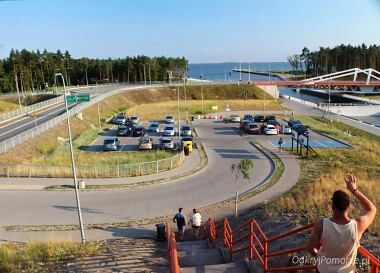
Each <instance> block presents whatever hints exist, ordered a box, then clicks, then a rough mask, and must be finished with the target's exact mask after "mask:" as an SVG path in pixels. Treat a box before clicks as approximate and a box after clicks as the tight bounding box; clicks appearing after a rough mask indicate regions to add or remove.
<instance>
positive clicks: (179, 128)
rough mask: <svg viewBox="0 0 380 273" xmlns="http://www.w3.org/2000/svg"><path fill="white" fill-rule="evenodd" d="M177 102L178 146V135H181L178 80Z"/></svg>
mask: <svg viewBox="0 0 380 273" xmlns="http://www.w3.org/2000/svg"><path fill="white" fill-rule="evenodd" d="M177 104H178V147H179V146H180V135H181V131H180V130H181V116H180V112H179V81H178V82H177Z"/></svg>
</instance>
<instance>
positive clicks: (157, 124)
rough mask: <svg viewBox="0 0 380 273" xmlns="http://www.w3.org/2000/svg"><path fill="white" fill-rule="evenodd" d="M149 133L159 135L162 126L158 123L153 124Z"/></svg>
mask: <svg viewBox="0 0 380 273" xmlns="http://www.w3.org/2000/svg"><path fill="white" fill-rule="evenodd" d="M149 131H151V132H156V133H158V132H159V131H160V124H159V123H158V122H152V123H151V124H150V126H149Z"/></svg>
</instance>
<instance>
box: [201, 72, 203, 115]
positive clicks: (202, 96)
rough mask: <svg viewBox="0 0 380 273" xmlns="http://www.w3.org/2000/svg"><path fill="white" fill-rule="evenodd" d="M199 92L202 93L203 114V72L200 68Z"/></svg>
mask: <svg viewBox="0 0 380 273" xmlns="http://www.w3.org/2000/svg"><path fill="white" fill-rule="evenodd" d="M201 93H202V114H203V72H202V68H201Z"/></svg>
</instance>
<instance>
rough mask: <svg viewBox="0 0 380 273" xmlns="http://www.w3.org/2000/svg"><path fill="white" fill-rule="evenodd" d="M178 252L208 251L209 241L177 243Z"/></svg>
mask: <svg viewBox="0 0 380 273" xmlns="http://www.w3.org/2000/svg"><path fill="white" fill-rule="evenodd" d="M176 246H177V251H186V250H188V249H208V245H207V241H205V240H201V241H188V242H177V244H176Z"/></svg>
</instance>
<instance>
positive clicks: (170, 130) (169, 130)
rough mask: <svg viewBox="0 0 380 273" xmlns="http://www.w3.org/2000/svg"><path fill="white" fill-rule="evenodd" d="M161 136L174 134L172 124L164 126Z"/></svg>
mask: <svg viewBox="0 0 380 273" xmlns="http://www.w3.org/2000/svg"><path fill="white" fill-rule="evenodd" d="M162 135H163V136H174V126H173V125H167V126H165V128H164V130H163V131H162Z"/></svg>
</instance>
